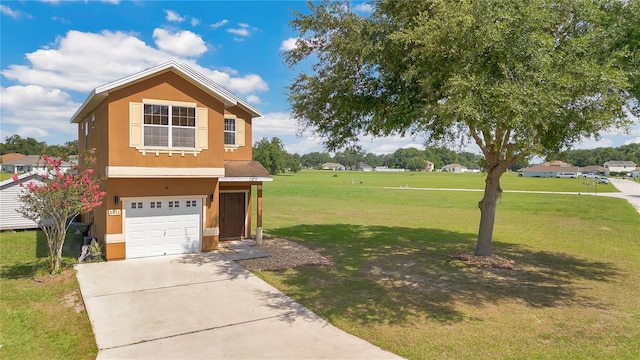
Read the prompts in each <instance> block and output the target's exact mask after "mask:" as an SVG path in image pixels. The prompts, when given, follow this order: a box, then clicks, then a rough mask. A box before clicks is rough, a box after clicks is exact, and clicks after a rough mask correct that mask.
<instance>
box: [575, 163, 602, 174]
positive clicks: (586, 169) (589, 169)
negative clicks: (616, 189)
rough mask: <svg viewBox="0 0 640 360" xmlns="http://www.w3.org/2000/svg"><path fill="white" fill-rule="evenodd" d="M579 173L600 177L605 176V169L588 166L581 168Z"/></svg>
mask: <svg viewBox="0 0 640 360" xmlns="http://www.w3.org/2000/svg"><path fill="white" fill-rule="evenodd" d="M580 172H582V173H583V174H594V175H600V174H607V169H606V168H604V167H602V166H597V165H589V166H585V167H581V168H580Z"/></svg>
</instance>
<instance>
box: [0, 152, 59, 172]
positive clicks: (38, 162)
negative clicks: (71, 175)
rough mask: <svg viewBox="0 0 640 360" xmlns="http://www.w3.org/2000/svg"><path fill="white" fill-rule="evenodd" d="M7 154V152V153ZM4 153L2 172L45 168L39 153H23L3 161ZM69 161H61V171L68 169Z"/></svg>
mask: <svg viewBox="0 0 640 360" xmlns="http://www.w3.org/2000/svg"><path fill="white" fill-rule="evenodd" d="M7 155H8V154H7ZM4 157H5V155H3V161H2V169H1V170H2V172H4V173H11V174H23V173H28V172H31V171H34V170H45V169H46V166H45V162H44V160H42V158H41V156H40V155H23V156H21V157H16V158H14V159H12V160H8V161H4ZM70 168H71V163H69V162H67V161H62V164H61V165H60V169H61V170H63V171H66V170H69V169H70Z"/></svg>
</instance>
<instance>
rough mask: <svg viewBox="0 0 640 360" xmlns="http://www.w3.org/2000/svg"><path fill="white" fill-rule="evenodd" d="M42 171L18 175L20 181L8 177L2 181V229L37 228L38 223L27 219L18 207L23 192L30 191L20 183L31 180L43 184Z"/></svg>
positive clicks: (0, 202)
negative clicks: (41, 179)
mask: <svg viewBox="0 0 640 360" xmlns="http://www.w3.org/2000/svg"><path fill="white" fill-rule="evenodd" d="M41 174H42V172H40V171H31V172H28V173H25V174H22V175H20V176H18V181H14V180H13V179H8V180H5V181H3V182H0V230H17V229H35V228H37V227H38V223H37V222H34V221H32V220H29V219H26V218H25V217H23V216H22V214H20V213H18V212H17V211H16V209H18V208H19V207H20V204H21V202H20V198H19V197H18V196H19V195H20V194H21V192H23V191H28V190H26V189H24V188H22V187H20V183H24V184H25V186H26V184H27V183H29V182H35V183H38V184H41V183H42V181H40V180H39V179H40V176H41Z"/></svg>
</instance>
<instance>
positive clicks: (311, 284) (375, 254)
mask: <svg viewBox="0 0 640 360" xmlns="http://www.w3.org/2000/svg"><path fill="white" fill-rule="evenodd" d="M270 234H271V235H275V236H280V237H285V238H289V239H292V240H298V241H301V242H303V243H304V244H305V245H307V246H308V247H311V248H313V249H315V250H318V251H319V252H320V253H322V255H324V256H327V257H329V258H331V259H332V260H333V262H334V264H333V265H332V266H326V267H307V268H299V269H295V270H293V271H292V270H288V271H287V272H286V273H285V274H283V276H282V277H281V281H282V282H283V283H284V284H285V285H286V286H287V287H288V290H287V292H288V293H289V294H290V295H291V296H292V297H294V298H295V299H297V300H298V301H300V302H301V303H303V304H305V305H306V306H309V307H310V308H312V309H314V310H315V311H316V312H317V313H318V314H319V315H321V316H322V317H324V318H327V319H331V318H332V317H348V318H352V319H355V320H356V321H358V322H361V323H364V324H367V323H395V324H403V323H406V322H407V321H409V320H410V319H417V318H425V317H426V318H430V319H434V320H436V321H441V322H458V321H462V320H463V319H465V318H467V315H466V314H465V313H463V312H462V311H460V310H459V309H460V306H459V304H468V305H471V306H483V305H488V304H500V303H502V302H505V301H517V302H522V303H524V304H527V305H528V306H533V307H557V306H564V305H568V304H575V303H580V304H583V305H585V306H597V307H599V306H602V305H601V304H600V301H601V300H599V299H595V298H590V297H589V296H588V294H586V292H583V291H581V290H580V287H579V283H580V282H582V281H585V280H589V281H613V280H615V278H616V277H617V276H619V271H618V270H617V269H616V268H615V266H613V264H610V263H603V262H593V261H588V260H584V259H580V258H577V257H575V256H571V255H567V254H559V253H551V252H540V251H535V250H534V249H531V248H528V247H525V246H522V245H518V244H507V243H500V242H494V251H495V252H496V253H497V254H499V255H502V256H506V257H509V258H511V259H513V260H515V262H516V267H517V269H516V270H507V269H494V268H484V267H483V268H480V267H474V266H469V265H466V264H464V263H463V262H461V261H458V260H451V259H450V258H449V257H448V255H452V254H454V253H456V252H458V251H462V250H467V251H469V250H473V249H474V248H475V242H476V235H475V234H469V233H459V232H452V231H446V230H441V229H417V228H403V227H386V226H358V225H348V224H331V225H298V226H292V227H287V228H280V229H274V230H272V231H270Z"/></svg>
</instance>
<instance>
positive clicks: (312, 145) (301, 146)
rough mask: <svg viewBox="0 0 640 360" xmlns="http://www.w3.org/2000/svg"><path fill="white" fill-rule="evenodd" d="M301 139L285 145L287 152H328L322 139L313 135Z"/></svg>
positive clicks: (301, 153)
mask: <svg viewBox="0 0 640 360" xmlns="http://www.w3.org/2000/svg"><path fill="white" fill-rule="evenodd" d="M297 139H299V141H298V142H296V143H292V144H288V145H285V146H284V149H285V151H286V152H288V153H290V154H300V155H304V154H308V153H312V152H316V151H317V152H326V150H325V148H324V147H323V146H322V142H321V141H320V139H318V138H315V137H313V136H305V137H302V138H297ZM256 140H260V139H256Z"/></svg>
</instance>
